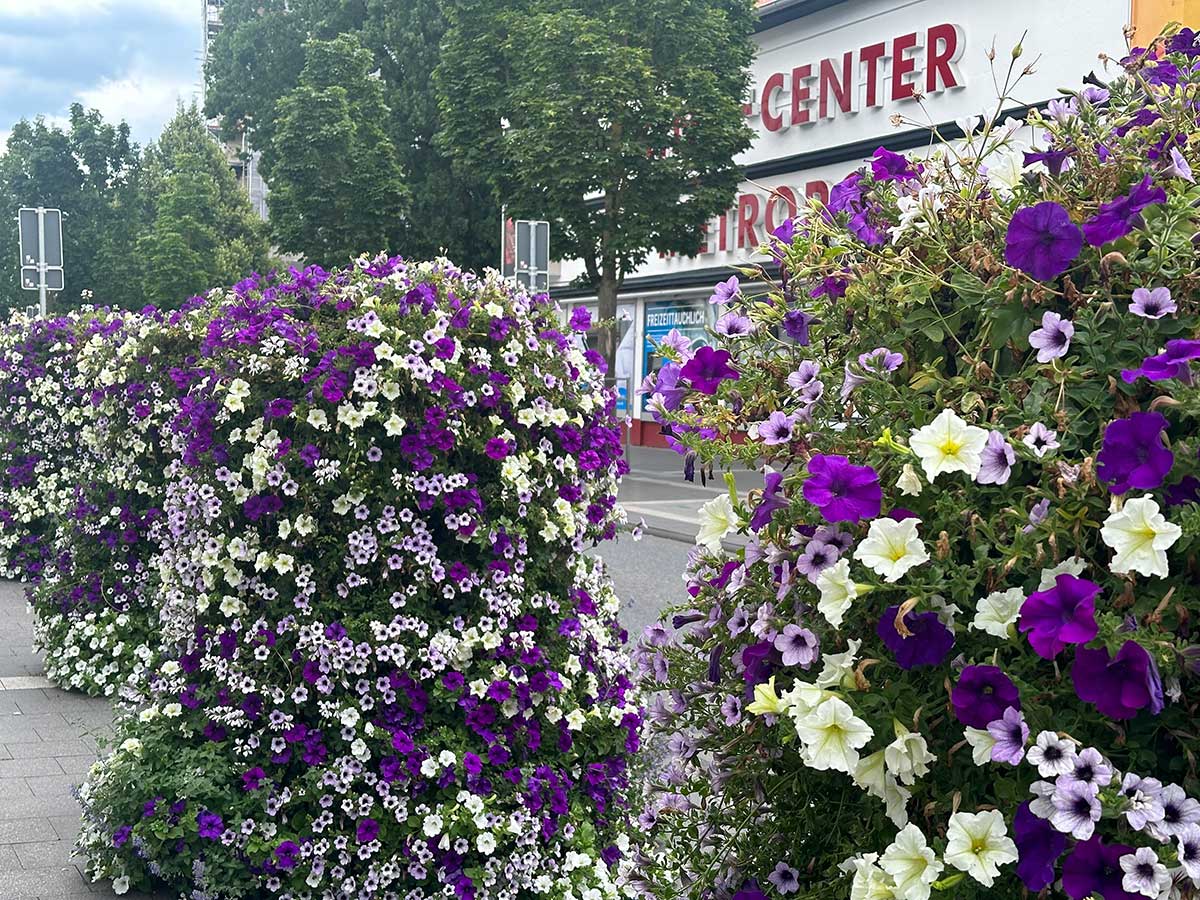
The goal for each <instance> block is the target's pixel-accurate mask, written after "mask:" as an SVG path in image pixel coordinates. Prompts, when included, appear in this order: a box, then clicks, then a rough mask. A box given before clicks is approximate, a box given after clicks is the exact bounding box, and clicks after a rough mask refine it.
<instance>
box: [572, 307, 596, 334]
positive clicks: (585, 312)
mask: <svg viewBox="0 0 1200 900" xmlns="http://www.w3.org/2000/svg"><path fill="white" fill-rule="evenodd" d="M570 324H571V330H572V331H578V332H584V331H587V330H588V329H590V328H591V327H592V311H591V310H590V309H588V308H587V307H586V306H576V307H575V308H574V309H573V310H571V323H570Z"/></svg>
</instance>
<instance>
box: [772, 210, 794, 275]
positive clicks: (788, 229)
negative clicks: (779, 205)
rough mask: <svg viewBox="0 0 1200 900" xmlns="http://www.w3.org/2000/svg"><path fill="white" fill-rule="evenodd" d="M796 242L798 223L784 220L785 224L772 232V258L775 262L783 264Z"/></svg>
mask: <svg viewBox="0 0 1200 900" xmlns="http://www.w3.org/2000/svg"><path fill="white" fill-rule="evenodd" d="M794 240H796V223H795V221H794V220H793V219H791V218H787V219H784V220H783V224H782V225H780V226H778V227H777V228H775V229H774V230H773V231H772V232H771V256H772V257H773V258H774V259H775V262H777V263H780V264H782V263H783V257H784V254H785V253H787V251H788V250H790V249H791V247H792V242H793V241H794Z"/></svg>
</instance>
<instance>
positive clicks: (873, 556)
mask: <svg viewBox="0 0 1200 900" xmlns="http://www.w3.org/2000/svg"><path fill="white" fill-rule="evenodd" d="M920 524H921V520H920V519H903V520H901V521H899V522H897V521H896V520H895V519H876V520H875V521H873V522H872V523H871V527H870V528H869V529H868V530H867V536H866V538H865V539H864V540H863V541H862V542H861V543H859V545H858V547H856V548H855V550H854V558H855V559H857V560H858V561H859V562H861V563H863V565H865V566H867V567H868V568H869V569H870V570H871V571H872V572H874V573H875V574H876V575H879V576H880V577H881V578H883V580H884V581H899V580H900V576H902V575H903V574H904V573H905V572H907V571H908V570H909V569H911V568H913V567H914V566H919V565H921V563H924V562H928V561H929V551H928V550H926V549H925V544H924V543H922V541H921V536H920V535H919V534H918V533H917V526H918V525H920Z"/></svg>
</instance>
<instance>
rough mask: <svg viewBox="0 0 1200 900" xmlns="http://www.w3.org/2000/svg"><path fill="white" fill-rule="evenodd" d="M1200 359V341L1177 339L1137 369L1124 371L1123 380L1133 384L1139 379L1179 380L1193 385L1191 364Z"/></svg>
mask: <svg viewBox="0 0 1200 900" xmlns="http://www.w3.org/2000/svg"><path fill="white" fill-rule="evenodd" d="M1193 359H1200V341H1192V340H1188V339H1187V338H1176V339H1175V340H1173V341H1167V346H1166V349H1165V350H1164V351H1163V352H1162V353H1159V354H1158V355H1156V356H1147V357H1146V358H1145V359H1144V360H1142V364H1141V366H1139V367H1138V368H1136V369H1122V370H1121V380H1122V381H1124V382H1125V383H1126V384H1133V383H1134V382H1135V381H1137V380H1138V379H1139V378H1145V379H1148V380H1149V381H1167V380H1169V379H1171V378H1178V379H1179V380H1180V381H1182V382H1183V383H1184V384H1191V383H1192V370H1191V366H1190V365H1189V363H1190V362H1191V361H1192V360H1193Z"/></svg>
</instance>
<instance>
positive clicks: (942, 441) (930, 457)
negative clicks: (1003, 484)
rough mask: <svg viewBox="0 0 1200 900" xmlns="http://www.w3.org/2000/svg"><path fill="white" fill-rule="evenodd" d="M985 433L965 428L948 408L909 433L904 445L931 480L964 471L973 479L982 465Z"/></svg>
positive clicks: (971, 427)
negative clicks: (944, 474)
mask: <svg viewBox="0 0 1200 900" xmlns="http://www.w3.org/2000/svg"><path fill="white" fill-rule="evenodd" d="M987 438H988V433H987V431H986V430H985V429H983V428H977V427H976V426H974V425H968V424H967V423H966V422H964V421H963V420H962V419H961V418H959V417H958V415H957V414H956V413H955V412H954V410H952V409H944V410H942V411H941V412H940V413H938V416H937V418H936V419H934V420H933V421H932V422H930V423H929V424H928V425H923V426H921V427H920V428H918V429H917V430H916V431H914V432H913V433H912V436H911V437H909V439H908V446H909V447H910V448H911V449H912V451H913V453H915V454H917V458H918V459H920V460H921V468H922V469H924V470H925V477H926V478H928V479H929V480H930V481H933V480H934V479H935V478H937V477H938V476H939V475H941V474H943V473H950V472H966V473H967V474H968V475H969V476H971V477H972V478H974V477H975V476H976V475H978V474H979V469H980V467H981V466H982V465H983V448H984V445H986V444H987Z"/></svg>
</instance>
